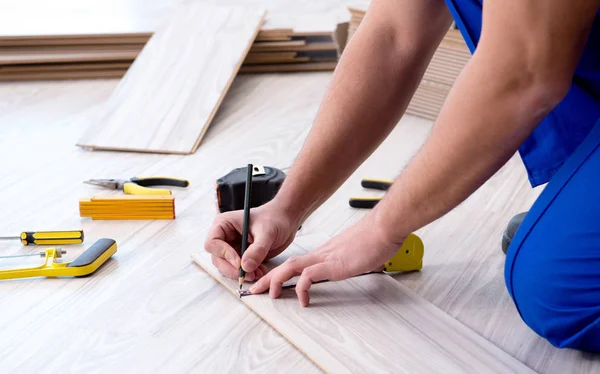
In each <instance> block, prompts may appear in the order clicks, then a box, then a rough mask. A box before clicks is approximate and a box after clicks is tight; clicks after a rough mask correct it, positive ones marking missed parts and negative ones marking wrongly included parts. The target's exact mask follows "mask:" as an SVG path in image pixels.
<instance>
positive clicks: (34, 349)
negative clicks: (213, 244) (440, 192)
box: [0, 2, 600, 373]
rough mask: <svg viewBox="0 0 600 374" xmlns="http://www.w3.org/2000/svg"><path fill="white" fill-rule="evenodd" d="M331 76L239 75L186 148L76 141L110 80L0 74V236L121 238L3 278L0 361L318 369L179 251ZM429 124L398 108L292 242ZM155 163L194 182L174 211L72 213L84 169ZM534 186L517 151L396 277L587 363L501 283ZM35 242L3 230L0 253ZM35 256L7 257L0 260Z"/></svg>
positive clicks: (303, 127)
mask: <svg viewBox="0 0 600 374" xmlns="http://www.w3.org/2000/svg"><path fill="white" fill-rule="evenodd" d="M301 3H302V4H303V5H304V6H308V5H307V4H308V2H301ZM321 3H323V2H318V4H321ZM315 4H316V3H315ZM320 6H323V5H314V6H313V8H312V9H313V10H314V9H316V10H317V11H318V10H319V7H320ZM330 78H331V74H330V73H302V74H289V75H259V76H253V75H245V76H240V77H238V78H236V80H235V81H234V83H233V85H232V87H231V89H230V91H229V93H228V94H227V96H226V98H225V100H224V101H223V105H222V106H221V108H220V109H219V111H218V113H217V115H216V117H215V120H214V122H213V126H211V128H210V129H209V131H208V133H207V135H206V137H205V139H204V141H203V143H202V145H201V146H200V148H199V149H198V151H197V152H196V153H195V154H193V155H190V156H175V155H149V154H135V153H118V152H89V151H84V150H81V149H79V148H77V147H76V146H75V143H76V141H77V140H78V139H79V138H80V137H81V135H82V134H83V132H84V131H85V130H86V128H87V127H88V125H89V124H90V123H92V122H93V121H95V120H97V117H98V116H99V115H101V113H102V112H101V104H102V103H103V102H104V101H105V100H106V99H107V98H108V97H109V96H110V93H111V92H112V90H113V88H114V87H116V85H117V83H118V81H117V80H106V81H100V80H97V81H73V82H28V83H0V150H1V151H0V152H1V155H2V161H1V163H0V165H1V167H0V177H1V180H2V183H3V186H2V194H0V207H1V209H0V222H1V229H0V235H3V234H6V235H9V234H15V233H18V232H20V231H23V230H27V229H60V228H79V227H81V228H83V229H84V230H85V233H86V245H85V246H73V247H70V246H69V247H65V249H67V250H68V254H67V258H68V259H71V258H73V257H76V256H77V255H78V254H80V253H81V252H82V251H83V250H84V249H85V248H86V247H87V246H89V245H91V244H92V243H93V242H94V241H95V240H96V239H99V238H102V237H110V238H113V239H115V240H116V241H117V243H118V245H119V250H118V252H117V254H116V255H115V257H114V259H113V260H111V261H110V262H109V263H107V265H106V266H105V267H104V268H103V269H101V271H100V272H99V273H98V274H96V275H94V276H93V277H91V278H84V279H38V280H20V281H5V282H0V310H1V311H2V313H0V331H2V332H1V334H0V352H1V353H0V367H1V368H2V369H1V370H0V371H2V372H3V373H4V372H6V373H38V372H59V371H60V372H64V371H68V372H88V371H92V372H103V373H104V372H107V373H108V372H168V373H184V372H185V373H188V372H203V373H204V372H211V373H213V372H215V373H221V372H237V373H239V372H274V371H276V372H298V373H311V372H319V371H320V370H319V368H318V367H316V366H315V365H314V364H313V363H312V362H311V361H310V360H309V359H307V358H306V357H305V356H304V355H303V354H302V353H300V351H298V350H297V349H296V348H294V347H293V346H292V345H291V344H290V343H289V342H288V341H287V340H286V339H284V338H283V337H282V336H281V335H279V334H278V333H277V332H276V331H275V330H274V329H272V328H271V327H270V326H269V325H268V324H266V323H264V322H263V321H262V320H261V319H260V318H259V317H258V316H256V315H255V314H254V313H253V312H252V311H251V310H250V309H248V308H247V307H246V306H245V305H244V304H243V303H241V302H240V301H239V300H238V299H237V298H236V297H234V296H233V295H232V294H231V293H230V292H229V291H228V290H226V289H225V288H224V287H222V286H221V285H219V284H218V283H217V282H216V281H215V280H214V279H213V278H212V277H210V276H209V275H208V274H206V273H205V272H203V271H200V270H199V269H198V267H197V266H196V265H195V264H193V263H192V261H191V260H190V257H189V255H190V253H193V252H196V253H197V252H200V251H202V243H203V239H204V236H205V234H206V231H207V229H208V227H209V225H210V223H211V221H212V219H213V217H214V216H215V214H216V208H215V196H214V191H213V184H214V181H215V179H216V178H217V177H219V176H222V175H224V174H225V173H227V172H228V171H230V170H231V169H232V168H234V167H239V166H242V165H245V164H246V163H247V162H253V163H255V164H264V165H268V166H275V167H279V168H285V167H287V166H289V165H290V164H291V162H292V161H293V160H294V157H295V155H296V154H297V152H298V151H299V149H300V147H301V146H302V143H303V141H304V139H305V137H306V135H307V133H308V131H309V129H310V125H311V123H312V120H313V118H314V115H315V113H316V111H317V108H318V105H319V101H320V98H321V97H322V95H323V93H324V91H325V88H326V85H327V83H328V82H329V80H330ZM274 93H276V94H274ZM267 98H268V99H267ZM430 127H431V123H430V122H429V121H425V120H421V119H418V118H415V117H409V116H407V117H405V118H403V119H402V120H401V121H400V123H399V125H398V126H397V128H396V129H395V130H394V131H393V133H392V134H391V135H390V137H389V138H388V139H387V140H386V141H385V143H384V144H383V145H382V146H381V147H380V148H379V149H378V150H377V151H376V152H375V153H374V154H373V155H372V157H371V158H369V160H367V161H366V162H365V163H364V164H363V165H362V166H361V167H360V169H359V170H358V171H357V172H356V173H355V174H354V175H353V176H352V177H351V178H350V179H349V180H348V181H347V183H345V184H344V185H343V186H342V188H341V189H340V190H339V191H338V192H337V193H336V194H335V195H334V196H333V197H332V198H331V199H330V200H329V201H327V202H326V203H325V204H324V205H323V206H322V207H321V208H320V209H319V210H318V211H317V212H316V213H315V215H314V216H313V217H311V218H310V219H309V220H308V222H307V223H306V225H305V226H304V227H303V229H302V230H301V232H300V233H299V237H298V239H297V242H300V243H302V241H303V240H304V241H306V240H308V239H307V238H311V239H310V240H311V241H312V244H311V245H318V244H319V243H318V242H317V243H315V242H314V239H312V238H316V237H320V238H323V239H322V241H324V240H326V238H328V237H331V236H333V235H335V234H336V233H339V232H341V231H342V230H343V229H344V228H345V227H348V226H349V225H351V224H352V223H353V222H356V221H357V220H359V219H360V218H361V217H362V216H363V215H364V212H363V211H358V210H353V209H351V208H349V207H348V205H347V198H348V196H350V195H358V194H364V195H371V194H373V193H369V192H367V191H363V190H362V189H361V187H360V179H361V178H362V177H374V178H393V177H394V176H395V175H396V174H397V173H398V172H399V171H400V170H401V169H402V168H403V167H404V165H406V163H407V162H408V161H409V160H410V158H411V157H412V156H413V155H414V154H415V152H416V151H417V149H418V148H419V146H420V145H421V144H422V142H423V140H424V139H425V137H426V136H427V133H428V132H429V129H430ZM249 140H251V146H249V145H248V141H249ZM152 174H155V175H173V176H178V177H183V178H187V179H189V180H190V181H191V187H190V189H188V190H178V191H175V192H174V193H175V196H176V209H177V219H176V220H175V221H156V222H152V221H145V222H141V221H137V222H136V221H133V222H102V221H94V222H91V221H88V220H83V219H81V218H79V215H78V200H79V198H81V197H88V196H91V195H97V194H99V193H102V192H103V191H101V190H99V189H97V188H94V187H92V186H89V185H84V184H82V181H84V180H86V179H89V178H105V177H106V178H112V177H124V178H125V177H131V176H135V175H152ZM539 192H540V191H539V189H536V190H532V189H531V188H530V187H529V185H528V183H527V180H526V176H525V172H524V170H523V167H522V165H521V163H520V160H519V159H518V158H516V157H515V158H513V159H512V160H511V161H510V162H509V163H508V164H507V165H506V166H505V167H504V168H503V169H502V170H501V171H500V172H499V173H497V174H496V175H495V176H494V177H493V178H492V179H491V180H490V181H489V182H488V183H486V184H485V185H484V186H483V187H482V188H481V189H480V190H479V191H477V192H476V193H475V194H474V195H473V196H472V197H471V198H470V199H468V200H467V201H466V202H464V203H463V204H462V205H461V206H459V207H458V208H457V209H455V210H454V211H453V212H451V213H450V214H448V215H447V216H446V217H444V218H443V219H440V220H439V221H437V222H434V223H433V224H431V225H429V226H428V227H425V228H423V229H422V230H420V231H419V232H418V233H419V235H420V236H421V237H422V238H423V240H424V242H425V260H424V268H423V270H422V271H421V272H420V273H415V274H406V275H402V276H398V277H396V280H397V281H398V282H401V283H402V284H403V285H404V286H406V287H408V288H410V289H412V290H413V291H415V293H416V294H418V295H420V296H421V297H423V298H425V299H426V300H427V301H429V302H431V303H432V304H434V305H436V306H437V307H439V308H440V309H441V310H443V311H444V312H446V313H448V314H449V315H450V316H451V317H453V318H456V319H457V320H458V321H460V322H461V323H463V324H464V325H465V326H468V327H469V328H471V329H472V330H473V331H475V332H476V333H478V334H480V335H481V336H483V337H484V338H486V339H488V340H489V341H491V342H492V343H494V344H495V345H497V346H498V347H499V348H500V349H502V350H504V351H505V352H507V353H508V354H510V355H512V356H513V357H515V358H517V359H518V360H520V361H522V362H523V363H525V364H526V365H527V366H529V367H530V368H532V369H534V370H535V371H538V372H540V373H595V372H598V371H600V362H599V360H598V357H597V356H591V355H584V354H581V353H578V352H575V351H571V350H559V349H556V348H553V347H552V346H550V345H549V344H548V343H546V342H545V341H544V340H542V339H540V338H539V337H537V336H536V335H535V334H534V333H533V332H531V331H530V330H529V329H528V328H527V326H525V324H524V323H523V322H522V321H521V320H520V319H519V316H518V314H517V312H516V310H515V308H514V306H513V304H512V303H511V301H510V298H509V296H508V294H507V292H506V289H505V286H504V281H503V265H504V255H503V254H502V252H501V251H500V237H501V233H502V230H503V228H504V226H505V225H506V222H507V221H508V219H509V218H510V217H511V216H512V215H513V214H516V213H518V212H521V211H524V210H526V209H528V207H529V206H530V205H531V203H532V202H533V201H534V200H535V198H536V196H537V194H538V193H539ZM35 251H36V248H33V247H28V248H23V247H22V246H21V245H20V244H19V243H17V242H0V255H9V254H16V253H19V254H22V253H33V252H35ZM35 261H36V259H32V260H27V261H20V262H17V261H16V260H10V261H9V260H5V261H1V262H0V268H8V267H11V266H16V265H23V264H31V263H33V262H35ZM37 261H39V259H37ZM401 338H402V337H399V339H401ZM448 343H449V344H452V343H453V340H452V338H451V337H448ZM357 354H359V353H357ZM400 364H401V363H399V365H400ZM398 371H400V370H398Z"/></svg>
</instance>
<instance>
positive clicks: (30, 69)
mask: <svg viewBox="0 0 600 374" xmlns="http://www.w3.org/2000/svg"><path fill="white" fill-rule="evenodd" d="M130 65H131V62H130V61H116V62H86V63H58V64H33V65H4V66H0V75H3V74H13V73H45V72H51V71H76V70H103V69H128V68H129V66H130Z"/></svg>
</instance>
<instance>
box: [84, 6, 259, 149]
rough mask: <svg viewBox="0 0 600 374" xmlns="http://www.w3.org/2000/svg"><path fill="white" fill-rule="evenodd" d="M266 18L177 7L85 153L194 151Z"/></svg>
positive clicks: (247, 11)
mask: <svg viewBox="0 0 600 374" xmlns="http://www.w3.org/2000/svg"><path fill="white" fill-rule="evenodd" d="M264 14H265V12H264V11H263V10H257V9H255V8H242V7H220V6H208V5H205V4H202V3H194V4H189V5H184V6H182V7H180V8H178V9H177V10H176V11H175V12H174V14H173V15H172V17H171V19H170V20H169V21H168V22H166V23H165V24H164V27H163V28H162V29H160V30H159V31H157V32H156V33H155V34H154V35H153V36H152V38H151V39H150V40H149V41H148V43H147V44H146V46H145V47H144V49H143V50H142V51H141V53H140V55H139V56H138V58H137V59H136V60H135V61H134V63H133V64H132V66H131V68H130V69H129V70H128V72H127V74H125V77H124V78H123V79H122V80H121V81H120V82H119V85H118V86H117V87H116V88H115V90H114V92H113V94H112V95H111V97H110V98H109V100H108V101H107V103H106V105H105V108H104V112H103V115H102V116H100V119H99V120H98V121H97V122H95V123H92V124H91V125H90V127H89V128H88V130H87V131H86V132H85V133H84V135H83V137H82V138H81V139H80V140H79V142H78V143H77V145H78V146H80V147H85V148H91V149H103V150H121V151H137V152H153V153H175V154H191V153H193V152H195V151H196V149H197V148H198V145H199V144H200V141H201V140H202V138H203V136H204V134H205V132H206V130H207V129H208V126H209V125H210V123H211V121H212V119H213V117H214V115H215V113H216V111H217V109H218V107H219V105H220V104H221V101H222V100H223V98H224V96H225V94H226V92H227V90H228V89H229V86H230V85H231V82H232V81H233V79H234V77H235V75H236V74H237V72H238V70H239V68H240V66H241V64H242V61H243V60H244V58H245V57H246V55H247V53H248V51H249V49H250V46H251V45H252V42H253V41H254V38H255V37H256V34H257V33H258V30H259V28H260V26H261V24H262V21H263V17H264Z"/></svg>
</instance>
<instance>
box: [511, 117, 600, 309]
mask: <svg viewBox="0 0 600 374" xmlns="http://www.w3.org/2000/svg"><path fill="white" fill-rule="evenodd" d="M598 131H600V121H599V122H598V126H596V128H595V129H594V130H593V131H591V132H590V134H589V135H588V139H586V140H589V141H590V142H592V140H593V139H595V137H593V136H592V135H593V134H594V133H595V132H598ZM587 143H588V142H587V141H584V142H583V144H582V145H581V146H582V147H581V149H580V150H579V151H580V152H584V151H585V149H586V148H587ZM596 143H597V144H596V145H595V146H594V147H593V148H592V149H591V150H590V151H589V153H588V154H587V155H586V156H585V158H584V159H583V160H581V162H580V163H579V165H577V167H576V168H575V169H574V170H573V171H572V172H571V175H569V177H568V178H567V179H565V181H564V182H563V183H562V185H560V187H556V188H557V190H556V191H548V190H544V191H543V192H542V194H544V193H545V192H547V193H548V194H553V196H552V198H551V199H550V200H549V201H548V202H547V203H546V204H545V206H544V208H543V210H542V211H541V212H540V214H539V215H538V216H537V217H536V219H535V221H534V222H533V223H532V224H530V225H529V227H528V228H527V232H526V233H524V234H519V236H522V237H523V238H522V239H521V240H520V242H519V246H518V247H517V248H515V249H514V250H513V252H514V255H513V256H512V261H511V263H510V270H509V276H510V277H509V282H508V283H509V287H508V292H509V294H510V296H511V298H512V299H513V302H514V303H515V307H516V308H517V312H519V316H520V317H521V319H523V320H525V319H524V318H523V315H522V314H521V310H520V308H519V305H518V302H517V299H516V298H515V296H514V285H513V270H514V266H515V263H516V261H517V256H518V255H519V251H520V250H521V247H522V246H523V243H524V242H525V240H526V239H527V237H528V236H529V234H530V233H531V230H532V229H533V228H534V227H535V225H536V224H537V223H538V221H539V220H540V219H541V218H542V216H543V215H544V214H545V213H546V211H547V210H548V208H550V206H551V205H552V202H553V201H554V200H555V199H556V197H557V196H558V195H559V193H560V192H561V191H562V190H563V189H564V188H565V186H566V185H567V183H568V182H569V181H570V180H571V179H572V178H573V176H574V175H575V174H576V173H577V171H578V170H579V169H581V167H582V166H583V165H584V164H585V162H586V161H587V160H588V159H589V158H590V157H591V156H592V155H593V154H594V152H595V151H596V150H597V149H598V147H600V141H598V140H596ZM577 153H578V152H575V153H574V154H573V155H572V157H575V156H576V155H577ZM548 187H550V185H548V186H547V187H546V188H548ZM552 188H553V189H554V187H553V186H552ZM540 197H541V196H540ZM538 201H540V198H538V200H537V201H536V202H538ZM517 232H518V231H517ZM515 239H516V238H515ZM513 240H514V239H513Z"/></svg>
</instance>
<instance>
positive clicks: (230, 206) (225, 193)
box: [216, 166, 285, 213]
mask: <svg viewBox="0 0 600 374" xmlns="http://www.w3.org/2000/svg"><path fill="white" fill-rule="evenodd" d="M246 172H247V171H246V168H245V167H242V168H237V169H234V170H232V171H231V172H230V173H229V174H227V175H225V176H224V177H221V178H219V179H217V185H216V189H217V206H218V208H219V212H221V213H223V212H229V211H232V210H240V209H244V191H245V188H246ZM284 179H285V173H284V172H283V171H281V170H279V169H276V168H273V167H269V166H264V167H263V166H254V170H253V172H252V199H251V200H252V201H251V205H250V206H251V207H252V208H255V207H258V206H261V205H263V204H265V203H267V202H269V201H270V200H272V199H273V198H274V197H275V195H276V194H277V191H279V188H280V187H281V184H282V183H283V181H284Z"/></svg>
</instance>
